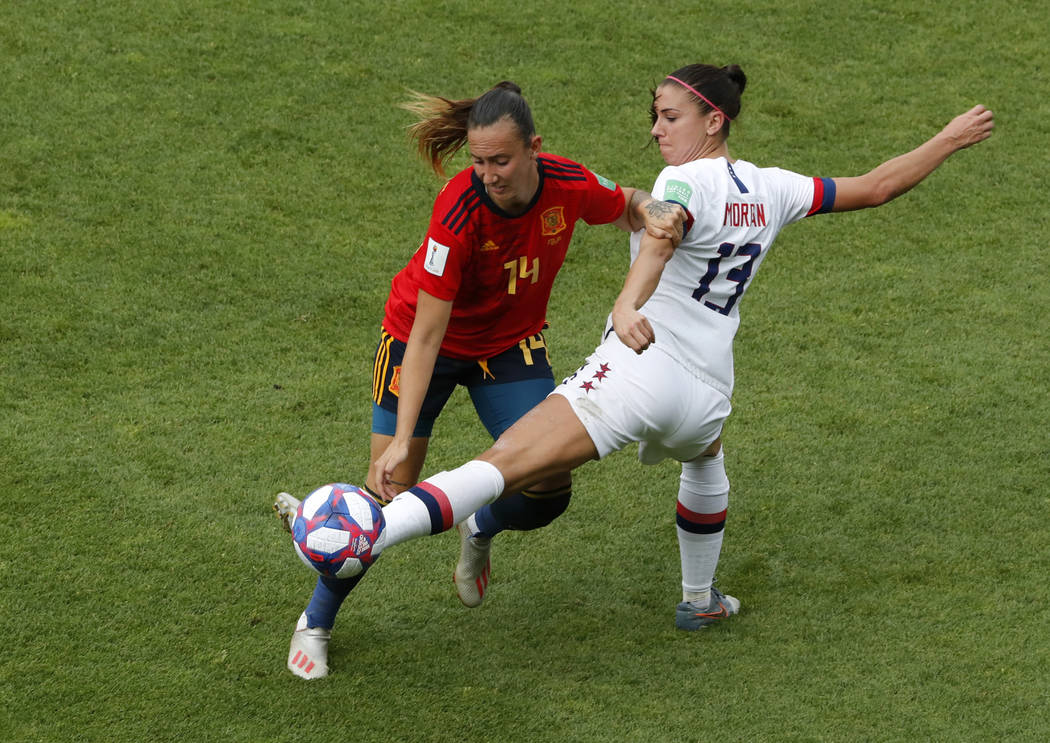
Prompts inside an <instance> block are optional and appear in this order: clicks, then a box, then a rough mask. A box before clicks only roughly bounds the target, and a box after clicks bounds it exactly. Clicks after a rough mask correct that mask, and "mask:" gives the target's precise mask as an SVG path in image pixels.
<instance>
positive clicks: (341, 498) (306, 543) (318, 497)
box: [292, 483, 386, 578]
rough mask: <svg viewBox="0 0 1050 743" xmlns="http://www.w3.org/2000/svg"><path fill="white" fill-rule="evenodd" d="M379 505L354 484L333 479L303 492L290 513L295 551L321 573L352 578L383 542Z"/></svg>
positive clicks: (377, 553) (383, 533) (372, 558)
mask: <svg viewBox="0 0 1050 743" xmlns="http://www.w3.org/2000/svg"><path fill="white" fill-rule="evenodd" d="M385 529H386V522H385V521H384V520H383V509H382V508H380V506H379V504H378V503H376V502H375V501H374V500H373V499H372V498H371V496H369V495H368V494H367V493H365V492H364V491H362V490H361V489H360V488H358V487H357V486H356V485H346V484H343V483H335V484H332V485H325V486H324V487H320V488H318V489H317V490H315V491H314V492H312V493H310V495H308V496H306V498H304V499H303V501H302V502H301V503H300V504H299V508H298V510H297V511H296V512H295V520H294V521H293V522H292V539H293V541H294V544H295V552H296V554H298V555H299V558H300V559H301V560H302V561H303V562H304V563H306V564H307V565H308V566H310V567H311V568H313V569H314V570H316V571H317V572H319V573H320V574H321V575H327V576H331V577H333V578H353V577H354V576H355V575H360V574H361V573H363V572H364V571H366V570H367V569H368V568H369V566H371V564H372V563H373V562H375V561H376V559H377V558H378V557H379V553H380V552H382V551H383V545H384V543H385V542H386V530H385Z"/></svg>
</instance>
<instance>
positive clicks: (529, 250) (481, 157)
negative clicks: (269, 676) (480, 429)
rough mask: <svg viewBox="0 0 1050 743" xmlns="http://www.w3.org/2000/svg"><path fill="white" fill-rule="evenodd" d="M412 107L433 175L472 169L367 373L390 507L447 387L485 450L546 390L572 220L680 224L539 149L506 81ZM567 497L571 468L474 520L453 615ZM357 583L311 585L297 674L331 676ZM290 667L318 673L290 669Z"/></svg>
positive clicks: (373, 486) (414, 465)
mask: <svg viewBox="0 0 1050 743" xmlns="http://www.w3.org/2000/svg"><path fill="white" fill-rule="evenodd" d="M406 108H409V110H411V111H413V112H415V113H416V114H417V115H418V116H419V117H420V120H419V121H418V122H417V123H416V124H415V125H414V126H413V127H412V128H411V129H410V132H411V133H412V135H413V136H414V137H415V139H416V142H417V143H418V146H419V151H420V153H421V154H424V155H425V156H426V157H427V158H428V159H429V161H430V163H431V165H432V167H433V168H434V170H435V172H437V173H438V174H439V175H443V171H444V164H445V163H446V162H447V161H448V159H449V158H450V157H451V156H452V155H453V154H454V153H455V152H456V151H458V150H459V149H460V148H461V147H462V146H464V145H466V147H467V150H468V153H469V156H470V161H471V165H470V167H468V168H466V169H464V170H463V171H462V172H460V173H458V174H457V175H455V176H454V177H453V178H452V179H451V180H449V181H448V183H446V184H445V186H444V188H443V189H442V190H441V193H440V194H439V195H438V197H437V199H436V200H435V202H434V208H433V211H432V214H431V219H430V225H429V227H428V229H427V232H426V235H425V236H424V238H423V241H422V244H421V245H420V247H419V248H418V249H417V251H416V252H415V254H414V255H413V257H412V259H411V260H410V261H409V263H408V265H407V266H406V267H405V268H404V269H403V270H402V271H401V272H399V273H398V274H397V275H396V276H395V277H394V279H393V281H392V282H391V290H390V296H389V298H388V299H387V302H386V308H385V312H384V317H383V328H382V334H381V339H380V342H379V346H378V348H377V351H376V356H375V363H374V369H373V388H372V397H373V415H372V440H371V460H372V465H371V468H370V471H369V474H368V479H367V483H366V487H367V489H368V490H369V491H370V492H371V494H372V495H374V496H375V497H376V498H377V499H378V500H380V502H385V501H386V497H384V496H380V495H379V488H378V484H379V483H382V484H383V485H384V486H385V492H386V494H387V495H393V493H395V492H397V491H398V490H403V489H404V488H406V487H408V486H409V485H411V484H412V483H415V482H416V481H417V480H418V479H419V476H420V473H421V471H422V468H423V462H424V459H425V457H426V453H427V448H428V445H429V441H430V436H431V432H432V429H433V425H434V422H435V419H436V418H437V416H438V414H439V413H440V411H441V409H442V408H443V407H444V405H445V403H446V402H447V401H448V399H449V396H450V395H451V393H452V391H453V390H454V389H455V387H456V386H457V385H463V386H464V387H466V388H467V390H468V391H469V393H470V396H471V399H472V401H473V403H474V406H475V409H476V410H477V412H478V416H479V417H480V418H481V421H482V423H483V424H484V425H485V427H486V428H487V429H488V431H489V433H490V434H491V435H492V437H493V439H497V438H499V436H500V435H501V434H502V433H503V431H505V430H506V429H507V428H508V427H509V426H510V425H511V424H512V423H514V422H515V421H516V420H517V419H518V418H520V417H521V416H522V415H523V414H524V413H526V412H527V411H528V410H529V409H530V408H532V407H533V406H535V405H537V404H538V403H539V402H540V401H542V400H543V399H544V398H545V397H546V396H547V395H548V394H549V393H550V392H551V391H552V390H553V389H554V386H555V385H554V375H553V372H552V370H551V365H550V361H549V359H548V357H547V349H546V345H545V342H544V338H543V334H542V330H543V328H544V327H545V324H546V312H547V302H548V299H549V297H550V293H551V287H552V285H553V282H554V278H555V276H556V274H557V273H558V270H559V269H560V268H561V266H562V263H563V261H564V260H565V255H566V251H567V249H568V247H569V242H570V240H571V238H572V234H573V229H574V227H575V225H576V222H577V221H578V220H581V219H582V220H583V221H585V222H587V223H588V224H615V225H616V226H618V227H620V228H621V229H624V230H627V231H629V232H634V231H637V230H641V229H643V228H645V229H646V230H647V231H648V232H649V233H651V234H652V235H653V236H654V237H657V238H665V239H669V240H672V241H673V242H677V241H678V240H679V239H680V237H681V231H682V221H683V218H684V211H683V210H682V209H681V208H680V207H678V206H677V205H674V204H669V203H665V202H659V201H655V200H653V199H652V197H651V196H650V195H649V194H648V193H644V192H641V191H637V190H635V189H631V188H621V187H620V186H618V185H617V184H616V183H614V182H612V181H610V180H608V179H606V178H603V177H601V176H599V175H596V174H594V173H592V172H591V171H590V170H588V169H587V168H585V167H584V166H583V165H580V164H579V163H576V162H573V161H572V160H568V159H566V158H563V157H559V156H557V155H552V154H548V153H545V152H543V151H542V149H541V143H542V140H541V138H540V137H539V136H538V135H537V134H536V131H535V127H534V125H533V120H532V114H531V111H530V109H529V106H528V104H527V103H526V102H525V99H524V98H523V97H522V95H521V90H520V88H518V86H517V85H515V84H514V83H510V82H503V83H500V84H499V85H497V86H495V87H494V88H492V89H491V90H489V91H488V92H486V93H485V94H484V95H482V96H481V97H479V98H477V99H467V100H458V101H451V100H447V99H444V98H436V97H432V96H424V95H418V96H417V97H416V99H415V100H414V101H413V102H412V103H410V104H408V105H407V106H406ZM570 488H571V476H570V474H569V472H568V471H565V472H559V473H551V474H550V476H548V477H545V478H543V479H542V480H541V481H538V482H536V483H533V484H532V486H531V488H530V489H529V490H528V491H523V492H519V493H514V494H512V495H510V496H509V497H507V498H504V499H502V500H501V501H499V503H496V504H492V505H490V506H486V507H485V508H484V509H482V511H481V512H480V513H479V514H477V518H478V520H479V522H480V523H482V524H484V530H483V531H479V532H478V533H476V534H472V535H463V537H462V541H463V544H462V548H463V550H464V551H466V552H467V553H468V554H469V555H470V557H471V558H472V563H471V564H472V565H473V566H474V567H472V568H471V575H470V576H469V578H467V579H462V578H461V577H460V576H457V580H456V586H457V591H458V593H459V596H460V598H461V600H462V601H463V603H465V604H467V605H468V606H477V605H478V604H480V603H481V600H482V597H483V595H484V590H485V585H486V582H487V577H488V551H489V547H490V540H491V538H492V537H493V536H494V535H495V534H497V533H499V532H500V531H502V530H504V529H516V530H530V529H536V528H539V527H542V526H545V525H547V524H549V523H550V522H551V521H552V520H554V519H555V518H557V517H558V516H559V515H560V514H561V513H562V512H563V511H564V510H565V508H566V507H567V506H568V503H569V498H570V495H571V491H570ZM280 497H285V494H282V496H279V498H280ZM355 583H356V579H350V580H337V579H332V578H319V579H318V582H317V585H316V587H315V589H314V594H313V597H312V599H311V601H310V604H309V605H308V606H307V609H306V611H304V612H303V614H302V616H301V617H300V619H299V624H298V626H297V628H296V633H295V638H298V645H297V640H296V639H293V643H292V649H291V652H290V654H289V668H291V669H292V670H293V671H294V672H296V673H297V674H299V675H303V676H306V677H309V678H315V677H318V676H323V675H324V674H325V673H326V672H327V662H326V649H327V641H328V638H329V636H330V630H331V628H332V626H333V624H334V622H335V616H336V613H337V611H338V609H339V606H340V604H341V602H342V600H343V598H345V596H346V595H347V594H348V593H349V591H350V589H351V588H352V587H353V586H354V584H355ZM297 655H298V656H299V658H300V660H301V659H302V658H303V657H309V658H310V659H311V662H312V664H313V665H312V666H311V663H310V662H306V663H303V662H293V658H295V657H296V656H297ZM307 667H310V670H309V671H306V670H305V669H306V668H307Z"/></svg>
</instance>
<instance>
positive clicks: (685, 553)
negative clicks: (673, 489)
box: [676, 452, 729, 605]
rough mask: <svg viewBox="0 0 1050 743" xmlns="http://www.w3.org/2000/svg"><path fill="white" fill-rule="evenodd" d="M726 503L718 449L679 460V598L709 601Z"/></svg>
mask: <svg viewBox="0 0 1050 743" xmlns="http://www.w3.org/2000/svg"><path fill="white" fill-rule="evenodd" d="M728 505H729V478H727V477H726V473H725V458H724V456H723V454H722V452H719V453H718V454H717V455H716V456H714V457H697V458H696V459H694V460H692V461H691V462H683V463H682V476H681V479H680V485H679V490H678V505H677V518H676V522H677V526H676V528H677V531H678V551H679V554H680V556H681V559H682V600H683V601H691V602H696V603H697V604H699V605H704V604H705V603H706V602H707V601H710V597H711V584H712V583H713V582H714V578H715V569H716V568H717V567H718V557H719V554H720V553H721V551H722V537H723V535H724V534H725V518H726V508H727V506H728Z"/></svg>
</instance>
